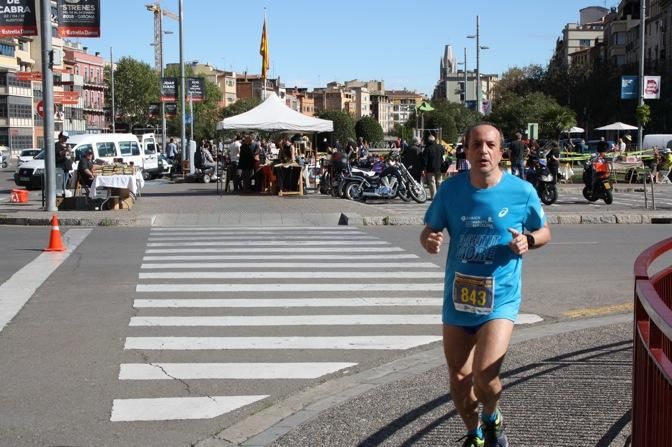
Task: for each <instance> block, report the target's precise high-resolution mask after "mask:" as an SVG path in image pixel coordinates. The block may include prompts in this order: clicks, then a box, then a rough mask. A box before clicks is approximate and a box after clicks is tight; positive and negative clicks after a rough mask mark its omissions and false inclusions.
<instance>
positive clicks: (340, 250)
mask: <svg viewBox="0 0 672 447" xmlns="http://www.w3.org/2000/svg"><path fill="white" fill-rule="evenodd" d="M287 251H288V250H287V248H286V247H284V248H280V247H277V248H276V247H263V248H254V247H243V248H227V249H226V252H227V253H287ZM400 251H404V249H403V248H400V247H292V248H291V252H292V253H362V252H364V253H389V252H400ZM221 252H222V249H221V248H203V247H198V248H196V247H194V248H154V249H152V248H150V249H147V250H145V253H221Z"/></svg>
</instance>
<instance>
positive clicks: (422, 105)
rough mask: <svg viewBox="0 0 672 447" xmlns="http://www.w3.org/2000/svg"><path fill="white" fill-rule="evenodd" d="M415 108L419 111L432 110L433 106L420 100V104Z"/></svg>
mask: <svg viewBox="0 0 672 447" xmlns="http://www.w3.org/2000/svg"><path fill="white" fill-rule="evenodd" d="M417 110H418V111H419V112H431V111H432V110H434V107H432V105H431V104H430V103H428V102H427V101H422V102H421V103H420V105H419V106H418V107H417Z"/></svg>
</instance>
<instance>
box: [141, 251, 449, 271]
mask: <svg viewBox="0 0 672 447" xmlns="http://www.w3.org/2000/svg"><path fill="white" fill-rule="evenodd" d="M383 257H384V256H383ZM259 258H260V259H266V257H265V256H260V257H259ZM349 258H350V259H352V256H350V257H349ZM199 259H200V258H199ZM329 259H333V258H331V257H330V258H329ZM236 267H244V268H255V269H256V268H260V269H261V268H264V269H270V268H274V269H276V268H310V269H342V268H348V269H349V268H391V269H402V268H404V269H408V268H412V269H419V268H434V269H437V268H439V266H438V265H436V264H432V263H431V262H323V263H321V262H254V263H252V262H247V263H244V262H174V263H162V264H142V265H141V266H140V268H141V269H230V268H236ZM340 275H341V276H342V273H341V274H340ZM348 276H350V274H348Z"/></svg>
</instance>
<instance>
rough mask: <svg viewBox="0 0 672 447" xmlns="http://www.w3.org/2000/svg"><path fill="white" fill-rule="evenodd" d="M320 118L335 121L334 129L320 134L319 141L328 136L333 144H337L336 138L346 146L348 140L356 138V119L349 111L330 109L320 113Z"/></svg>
mask: <svg viewBox="0 0 672 447" xmlns="http://www.w3.org/2000/svg"><path fill="white" fill-rule="evenodd" d="M318 118H322V119H325V120H331V121H333V123H334V131H333V132H328V133H320V134H318V135H317V141H322V139H323V138H327V140H329V141H330V142H331V144H332V145H333V146H335V144H336V140H338V141H339V143H340V144H342V145H343V146H345V145H346V143H347V142H348V140H354V139H355V120H353V119H352V117H351V116H350V115H349V114H348V113H347V112H343V111H339V110H328V111H325V112H321V113H319V114H318Z"/></svg>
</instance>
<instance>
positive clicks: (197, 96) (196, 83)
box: [186, 78, 205, 102]
mask: <svg viewBox="0 0 672 447" xmlns="http://www.w3.org/2000/svg"><path fill="white" fill-rule="evenodd" d="M189 97H191V99H192V101H194V102H201V101H203V100H204V99H205V79H203V78H187V95H186V100H187V101H189Z"/></svg>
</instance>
